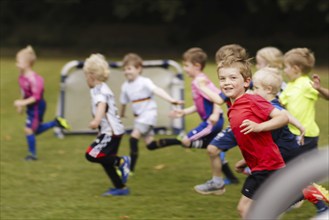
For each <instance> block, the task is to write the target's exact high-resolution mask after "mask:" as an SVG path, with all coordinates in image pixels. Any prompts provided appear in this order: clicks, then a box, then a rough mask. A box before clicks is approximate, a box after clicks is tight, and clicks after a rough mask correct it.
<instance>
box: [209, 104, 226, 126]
mask: <svg viewBox="0 0 329 220" xmlns="http://www.w3.org/2000/svg"><path fill="white" fill-rule="evenodd" d="M221 113H223V111H222V109H221V107H220V106H219V105H217V104H216V103H214V108H213V111H212V114H211V115H210V116H209V118H208V120H209V121H210V123H212V124H216V122H217V121H218V119H219V116H220V114H221Z"/></svg>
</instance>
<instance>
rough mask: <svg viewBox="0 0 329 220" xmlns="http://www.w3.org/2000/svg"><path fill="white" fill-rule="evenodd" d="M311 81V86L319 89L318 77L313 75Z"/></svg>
mask: <svg viewBox="0 0 329 220" xmlns="http://www.w3.org/2000/svg"><path fill="white" fill-rule="evenodd" d="M312 80H313V82H311V85H312V86H313V88H314V89H320V88H321V81H320V76H319V75H317V74H313V75H312Z"/></svg>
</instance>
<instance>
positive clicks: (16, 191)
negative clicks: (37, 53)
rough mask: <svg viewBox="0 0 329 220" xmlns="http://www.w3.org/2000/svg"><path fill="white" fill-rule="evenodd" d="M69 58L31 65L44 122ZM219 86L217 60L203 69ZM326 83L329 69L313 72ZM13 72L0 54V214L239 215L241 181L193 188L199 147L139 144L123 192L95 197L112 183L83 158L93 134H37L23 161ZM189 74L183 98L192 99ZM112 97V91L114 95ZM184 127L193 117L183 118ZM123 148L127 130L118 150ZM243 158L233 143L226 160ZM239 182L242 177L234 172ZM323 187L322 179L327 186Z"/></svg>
mask: <svg viewBox="0 0 329 220" xmlns="http://www.w3.org/2000/svg"><path fill="white" fill-rule="evenodd" d="M69 60H70V59H63V58H54V59H42V58H40V59H39V60H38V61H37V63H36V66H35V70H36V71H37V72H38V73H40V74H41V75H43V76H44V78H45V84H46V93H45V98H46V100H47V103H48V110H47V113H46V115H45V121H48V120H52V119H53V118H54V116H55V110H56V103H57V97H58V91H59V79H60V75H59V72H60V69H61V68H62V66H63V65H64V64H65V63H66V62H67V61H69ZM205 72H207V73H211V74H209V75H210V77H211V79H212V80H213V81H214V82H215V83H216V84H217V78H216V74H215V65H214V64H209V65H208V66H207V68H206V70H205ZM315 72H317V73H318V74H320V75H321V77H322V81H323V85H328V67H325V68H317V69H316V70H315ZM17 77H18V72H17V70H16V67H15V61H14V59H13V58H7V57H2V58H1V191H0V193H1V210H0V211H1V212H0V219H5V220H7V219H49V220H53V219H88V220H89V219H195V220H202V219H238V218H239V217H238V214H237V211H236V206H237V202H238V200H239V198H240V195H241V194H240V189H241V187H242V184H239V185H229V186H227V191H226V193H225V194H224V195H223V196H201V195H199V194H197V193H195V192H194V191H193V186H194V185H196V184H199V183H202V182H204V181H206V180H207V179H209V178H210V176H211V174H210V168H209V160H208V157H207V155H206V153H205V151H203V150H195V151H194V150H185V149H183V148H180V147H178V146H177V147H171V148H167V149H163V150H159V151H153V152H150V151H147V150H146V148H145V147H144V144H143V143H142V142H140V160H139V163H138V165H137V172H136V175H135V176H133V177H132V178H131V179H130V180H129V182H128V185H129V187H130V189H131V195H130V196H127V197H107V198H104V197H101V196H100V194H102V193H103V192H104V191H105V190H106V189H107V188H108V187H110V186H111V184H110V183H109V182H108V179H107V177H106V176H105V173H104V172H103V170H102V168H101V167H100V166H99V165H98V164H91V163H89V162H87V161H86V160H85V158H84V151H85V149H86V147H87V145H88V144H89V143H91V142H92V140H93V139H94V136H90V135H86V136H82V135H81V136H66V138H65V139H62V140H61V139H57V138H56V137H54V135H53V132H52V131H49V132H46V133H44V134H42V135H40V136H38V138H37V143H38V145H37V149H38V156H39V160H38V161H37V162H26V161H24V160H23V158H24V157H25V155H26V152H27V147H26V143H25V138H24V134H23V125H24V121H25V115H19V114H17V113H16V111H15V109H14V107H13V101H14V100H15V99H16V98H18V97H19V89H18V85H17ZM189 82H190V81H189V79H187V80H186V92H185V95H186V104H187V105H189V104H191V99H190V90H189ZM117 95H118V94H117ZM328 103H329V102H327V101H324V100H319V101H318V103H317V122H318V123H319V126H320V128H321V135H320V137H321V138H320V146H326V145H328ZM186 119H187V120H186V127H187V129H190V128H192V127H193V126H195V125H196V124H197V123H198V122H199V119H198V117H197V116H188V117H187V118H186ZM128 152H129V146H128V136H126V137H124V139H123V142H122V146H121V148H120V154H127V153H128ZM240 158H241V156H240V152H239V150H238V148H235V149H233V150H231V151H229V152H228V154H227V159H228V160H229V162H230V164H231V165H234V163H235V162H236V161H238V160H239V159H240ZM237 176H238V177H239V179H240V181H241V182H243V180H244V179H245V176H244V175H242V174H237ZM326 187H328V185H326ZM314 214H315V209H314V207H313V206H312V205H310V204H309V203H304V205H303V206H302V208H300V209H297V210H293V211H291V212H290V213H289V214H287V215H285V217H284V219H308V218H310V217H312V216H313V215H314Z"/></svg>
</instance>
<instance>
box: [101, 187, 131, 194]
mask: <svg viewBox="0 0 329 220" xmlns="http://www.w3.org/2000/svg"><path fill="white" fill-rule="evenodd" d="M129 193H130V192H129V188H123V189H117V188H110V189H109V190H108V191H106V192H105V193H103V194H102V196H126V195H129Z"/></svg>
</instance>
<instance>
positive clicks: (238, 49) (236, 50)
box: [215, 44, 249, 64]
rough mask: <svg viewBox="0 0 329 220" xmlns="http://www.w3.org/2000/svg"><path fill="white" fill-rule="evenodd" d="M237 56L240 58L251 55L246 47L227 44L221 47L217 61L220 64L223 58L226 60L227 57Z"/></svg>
mask: <svg viewBox="0 0 329 220" xmlns="http://www.w3.org/2000/svg"><path fill="white" fill-rule="evenodd" d="M232 56H234V57H236V58H239V59H248V58H249V55H248V53H247V51H246V49H245V48H243V47H242V46H240V45H239V44H227V45H224V46H222V47H220V48H219V49H218V50H217V52H216V55H215V61H216V63H217V64H218V63H219V62H221V61H222V60H225V59H226V58H227V57H232Z"/></svg>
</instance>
